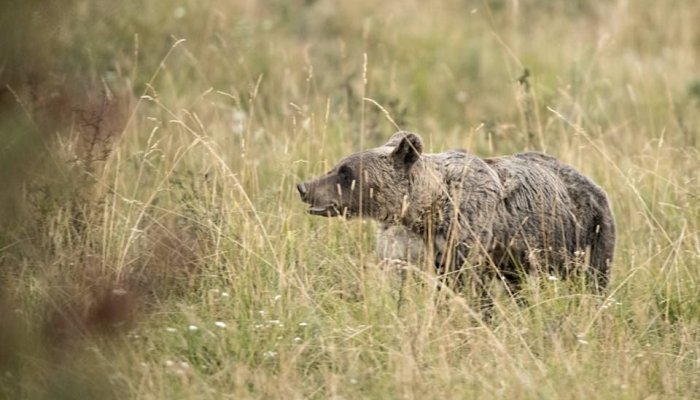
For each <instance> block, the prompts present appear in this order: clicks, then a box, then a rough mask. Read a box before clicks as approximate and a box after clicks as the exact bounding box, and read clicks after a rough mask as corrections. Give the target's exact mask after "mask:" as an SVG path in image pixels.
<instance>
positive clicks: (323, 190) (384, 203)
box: [297, 132, 423, 221]
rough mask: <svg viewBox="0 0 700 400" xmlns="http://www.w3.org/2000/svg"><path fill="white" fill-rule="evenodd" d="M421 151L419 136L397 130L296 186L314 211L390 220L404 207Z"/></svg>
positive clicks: (302, 197) (312, 211)
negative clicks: (371, 147) (379, 141)
mask: <svg viewBox="0 0 700 400" xmlns="http://www.w3.org/2000/svg"><path fill="white" fill-rule="evenodd" d="M422 152H423V141H422V140H421V138H420V136H418V135H417V134H415V133H411V132H397V133H395V134H394V135H392V136H391V138H390V139H389V141H388V142H386V144H384V145H383V146H380V147H377V148H374V149H369V150H364V151H361V152H359V153H355V154H353V155H351V156H349V157H346V158H345V159H343V160H341V161H340V162H339V163H338V164H336V166H335V167H333V168H332V169H331V170H330V171H329V172H328V173H326V174H325V175H323V176H321V177H318V178H316V179H312V180H310V181H306V182H302V183H300V184H298V185H297V190H298V191H299V195H300V196H301V199H302V201H304V202H305V203H307V204H309V206H310V207H309V210H308V211H309V213H310V214H312V215H320V216H325V217H337V216H345V217H369V218H374V219H377V220H380V221H389V220H391V219H394V218H395V217H397V216H399V215H400V214H401V213H402V212H403V211H404V210H403V207H404V204H405V198H406V196H407V194H408V193H409V188H410V184H411V174H410V172H411V168H412V167H413V166H414V164H416V162H417V161H418V160H419V159H420V157H421V154H422Z"/></svg>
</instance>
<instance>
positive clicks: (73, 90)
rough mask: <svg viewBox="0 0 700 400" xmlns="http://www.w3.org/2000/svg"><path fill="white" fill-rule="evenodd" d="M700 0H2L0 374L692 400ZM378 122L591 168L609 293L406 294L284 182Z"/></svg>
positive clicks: (83, 384)
mask: <svg viewBox="0 0 700 400" xmlns="http://www.w3.org/2000/svg"><path fill="white" fill-rule="evenodd" d="M697 21H700V4H698V3H697V2H695V1H691V0H680V1H676V2H673V4H669V3H665V2H656V1H651V0H640V1H635V2H632V1H626V0H616V1H608V2H597V1H586V0H577V1H565V0H550V1H544V0H521V1H517V0H480V1H450V0H443V1H436V2H422V1H412V0H411V1H403V0H387V1H383V2H376V1H368V0H358V1H353V2H335V1H327V0H291V1H283V0H259V1H254V0H248V1H244V0H234V1H223V0H206V1H192V0H183V1H179V2H166V1H151V2H138V1H131V0H128V1H122V2H117V3H110V2H104V1H86V0H66V1H62V2H46V1H38V0H25V1H19V0H7V1H4V2H2V4H0V139H2V140H1V142H0V188H1V190H0V227H1V229H0V312H2V315H3V318H0V395H2V396H5V397H7V398H108V397H119V398H124V397H134V398H174V397H176V398H210V397H212V398H213V397H221V396H224V397H244V398H250V397H254V398H269V397H281V398H301V397H320V398H330V397H333V398H366V397H369V398H398V397H401V398H416V397H425V396H430V397H438V395H439V396H440V397H448V398H455V397H457V398H464V397H485V396H488V397H494V396H496V397H513V398H542V397H545V398H557V397H566V398H571V397H573V398H640V397H647V396H649V395H651V396H652V398H653V397H654V396H655V397H656V398H694V397H696V396H697V395H698V393H699V391H700V381H698V378H697V376H700V300H699V299H700V292H699V289H698V288H699V287H700V283H699V280H700V270H698V268H697V265H698V263H699V262H700V234H699V226H700V225H699V224H700V202H699V201H698V195H699V194H700V193H699V190H698V188H700V182H699V179H698V176H699V172H698V166H699V165H700V155H699V154H698V145H699V142H700V133H699V130H700V73H699V72H698V71H700V65H699V63H700V26H699V25H698V23H697ZM526 71H527V73H526ZM365 99H371V100H372V101H368V100H365ZM375 103H376V104H378V105H380V106H381V107H382V108H383V109H384V110H382V109H380V108H379V107H378V106H377V105H376V104H375ZM385 111H386V113H385ZM387 114H388V115H390V117H391V119H392V120H393V123H392V122H390V121H389V120H388V118H386V115H387ZM394 123H395V124H396V125H397V126H399V127H400V128H402V129H408V130H413V131H417V132H420V133H421V134H423V136H424V138H425V139H426V140H427V146H428V148H429V149H430V150H432V151H442V150H445V149H447V148H457V147H459V148H466V149H469V150H470V151H472V152H474V153H477V154H479V155H483V156H488V155H497V154H505V153H510V152H516V151H522V150H524V149H531V150H540V151H546V152H548V153H550V154H553V155H555V156H557V157H559V158H561V159H563V160H565V161H566V162H569V163H571V164H572V165H574V166H576V167H577V168H579V169H580V170H582V171H583V172H585V173H586V174H588V175H590V176H592V177H593V178H594V179H595V180H596V181H597V182H598V183H599V184H600V185H601V186H603V187H604V188H605V189H606V190H607V191H608V193H609V194H610V198H611V201H612V203H613V206H614V211H615V214H616V217H617V222H618V226H619V240H618V251H617V256H616V262H615V267H614V272H613V285H612V290H611V293H610V296H609V297H608V298H605V299H597V298H593V297H591V296H587V295H585V294H584V293H581V290H580V288H576V287H569V286H566V285H565V284H564V283H557V284H556V285H554V286H547V287H544V288H541V287H540V286H538V285H537V284H533V288H532V293H529V296H531V298H530V299H529V300H530V304H532V306H531V307H527V308H522V307H518V306H516V305H513V304H511V302H510V301H509V300H508V299H502V305H501V307H499V315H498V316H497V317H496V320H495V321H494V322H492V324H490V325H483V324H480V323H479V321H478V320H475V319H474V318H473V315H472V314H470V313H469V312H466V311H465V310H464V307H467V308H468V305H467V306H464V305H460V304H461V303H459V301H457V300H455V301H454V304H451V305H450V306H446V307H445V309H436V302H435V301H433V297H434V296H435V293H434V292H433V291H432V289H431V286H430V285H426V284H425V282H422V283H421V282H420V279H419V278H416V279H417V280H418V281H417V282H414V283H413V284H411V285H409V287H407V288H405V292H406V293H404V294H403V296H404V298H408V300H406V304H405V305H402V308H400V309H399V308H398V306H397V301H398V300H397V295H396V288H395V287H394V286H393V285H392V283H391V282H392V281H391V279H387V277H386V274H385V273H384V272H385V271H384V270H383V269H382V268H380V266H378V265H377V260H375V259H373V256H372V235H373V231H372V229H371V225H369V224H367V223H361V222H356V221H355V222H342V221H326V220H323V221H319V220H315V219H312V218H309V217H308V216H306V215H304V209H303V208H304V207H303V205H301V204H300V202H299V201H298V199H297V198H296V195H295V193H294V185H293V184H294V183H295V182H298V181H300V180H301V179H304V178H307V177H309V176H311V175H315V174H318V173H321V172H322V171H324V170H326V169H327V168H328V167H329V166H330V165H332V164H333V163H334V161H335V160H337V159H338V158H339V157H341V156H343V155H346V154H348V153H350V152H354V151H357V150H359V149H361V148H366V147H370V146H376V145H379V144H381V143H383V142H384V140H386V138H387V137H388V136H389V135H390V134H391V133H392V132H393V131H394V130H396V126H395V125H394ZM557 285H559V286H557ZM458 303H459V304H458Z"/></svg>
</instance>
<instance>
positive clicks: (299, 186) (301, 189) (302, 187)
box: [297, 182, 307, 200]
mask: <svg viewBox="0 0 700 400" xmlns="http://www.w3.org/2000/svg"><path fill="white" fill-rule="evenodd" d="M297 190H298V191H299V196H301V198H302V200H303V199H304V198H305V197H306V193H307V191H306V185H304V182H302V183H299V184H297Z"/></svg>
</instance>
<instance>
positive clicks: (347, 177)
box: [338, 165, 354, 184]
mask: <svg viewBox="0 0 700 400" xmlns="http://www.w3.org/2000/svg"><path fill="white" fill-rule="evenodd" d="M338 177H339V178H340V180H341V181H342V182H343V183H348V184H349V183H350V182H352V180H353V179H354V176H353V173H352V168H350V167H348V166H347V165H341V166H340V168H338Z"/></svg>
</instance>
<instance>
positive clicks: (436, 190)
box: [297, 132, 615, 289]
mask: <svg viewBox="0 0 700 400" xmlns="http://www.w3.org/2000/svg"><path fill="white" fill-rule="evenodd" d="M297 188H298V190H299V193H300V195H301V198H302V200H303V201H305V202H306V203H308V204H310V208H309V212H310V213H311V214H313V215H319V216H346V217H367V218H373V219H375V220H377V221H379V222H380V223H382V224H385V225H401V226H403V227H404V228H405V229H407V230H408V231H410V232H411V233H412V234H415V235H418V236H419V237H422V238H423V241H424V243H425V245H426V248H427V254H430V255H431V256H432V257H433V259H434V264H435V267H436V271H437V272H438V273H440V274H451V273H455V275H457V276H462V275H463V274H462V273H463V272H465V271H467V270H470V271H476V272H477V274H476V275H475V276H476V277H477V278H478V281H483V278H484V277H490V276H494V275H499V276H500V277H501V278H502V279H503V280H504V281H506V282H508V283H510V284H512V288H513V289H517V287H518V285H519V284H520V281H521V279H522V276H523V273H533V272H535V271H541V272H546V273H548V274H558V275H560V276H562V277H566V276H567V275H568V274H569V273H570V272H571V271H572V269H578V270H586V272H587V274H588V276H589V277H590V278H591V279H590V280H589V281H590V282H591V284H592V285H593V286H596V287H598V288H603V287H604V286H605V285H606V283H607V279H608V274H609V268H610V262H611V260H612V257H613V251H614V246H615V224H614V220H613V216H612V213H611V210H610V207H609V204H608V200H607V197H606V195H605V193H604V192H603V190H602V189H601V188H600V187H598V186H597V185H596V184H595V183H593V182H592V181H591V180H590V179H588V178H586V177H585V176H583V175H581V174H580V173H578V172H577V171H576V170H574V169H573V168H572V167H570V166H568V165H566V164H563V163H561V162H560V161H558V160H556V159H555V158H552V157H549V156H546V155H543V154H538V153H522V154H515V155H513V156H504V157H497V158H488V159H482V158H479V157H477V156H474V155H472V154H469V153H467V152H464V151H448V152H445V153H439V154H424V153H423V142H422V140H421V138H420V137H419V136H418V135H416V134H414V133H410V132H398V133H396V134H394V135H393V136H392V137H391V138H390V139H389V141H388V142H387V143H386V144H385V145H383V146H381V147H378V148H374V149H370V150H365V151H362V152H359V153H356V154H353V155H351V156H349V157H347V158H345V159H344V160H342V161H341V162H340V163H338V165H337V166H335V167H334V168H333V169H332V170H331V171H330V172H328V173H327V174H326V175H324V176H322V177H320V178H317V179H315V180H312V181H308V182H304V183H300V184H299V185H297ZM392 234H396V233H395V232H393V233H392ZM586 256H588V258H589V262H588V265H585V264H586V263H584V262H582V261H583V260H584V259H585V258H586ZM470 267H475V268H470ZM492 267H495V268H492ZM457 281H461V279H457Z"/></svg>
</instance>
